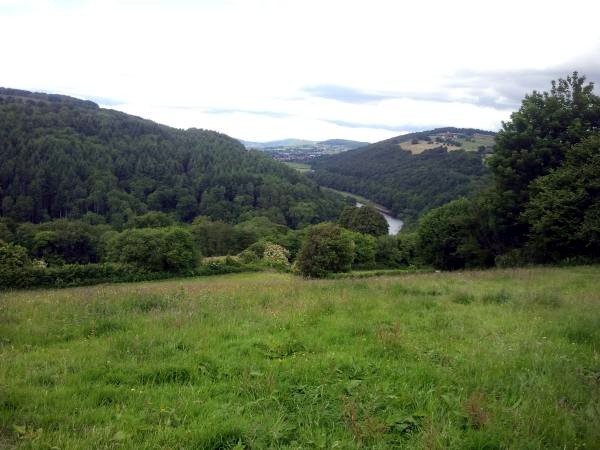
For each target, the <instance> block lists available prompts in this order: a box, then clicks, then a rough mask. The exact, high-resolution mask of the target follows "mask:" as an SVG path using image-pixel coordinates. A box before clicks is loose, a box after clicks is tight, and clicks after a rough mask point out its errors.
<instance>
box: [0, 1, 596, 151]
mask: <svg viewBox="0 0 600 450" xmlns="http://www.w3.org/2000/svg"><path fill="white" fill-rule="evenodd" d="M599 15H600V1H597V0H596V1H581V0H571V1H569V2H564V1H549V0H545V1H539V2H538V1H527V0H518V1H513V0H503V1H460V0H452V1H427V0H419V1H399V0H396V1H377V0H366V1H351V0H340V1H337V0H317V1H312V0H295V1H291V0H273V1H259V0H247V1H243V0H205V1H200V0H199V1H192V0H187V1H176V0H171V1H168V0H165V1H159V0H155V1H137V0H128V1H111V0H101V1H76V0H62V1H33V0H0V61H1V62H0V86H4V87H12V88H20V89H27V90H34V91H42V92H52V93H61V94H68V95H72V96H75V97H79V98H85V99H90V100H93V101H95V102H96V103H99V104H100V105H101V106H104V107H109V108H113V109H118V110H121V111H125V112H127V113H131V114H135V115H138V116H142V117H144V118H148V119H152V120H155V121H157V122H161V123H165V124H168V125H172V126H176V127H180V128H189V127H197V128H208V129H214V130H218V131H221V132H224V133H227V134H229V135H230V136H233V137H236V138H240V139H246V140H253V141H266V140H273V139H282V138H291V137H294V138H304V139H314V140H321V139H327V138H346V139H356V140H363V141H371V142H374V141H378V140H381V139H385V138H388V137H392V136H396V135H398V134H401V133H402V132H407V131H414V130H423V129H429V128H433V127H436V126H458V127H476V128H483V129H490V130H495V129H498V128H499V126H500V124H501V121H502V120H506V119H508V118H509V116H510V112H511V111H513V110H515V109H516V108H518V106H519V103H520V101H521V99H522V97H523V96H524V95H525V94H526V93H528V92H531V91H532V90H533V89H538V90H547V89H549V87H550V80H552V79H554V78H558V77H564V76H566V75H567V74H569V73H570V72H572V71H573V70H578V71H579V72H580V73H583V74H586V75H587V77H588V79H589V80H590V81H596V82H598V81H600V26H598V17H599ZM597 91H598V89H597Z"/></svg>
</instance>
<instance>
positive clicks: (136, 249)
mask: <svg viewBox="0 0 600 450" xmlns="http://www.w3.org/2000/svg"><path fill="white" fill-rule="evenodd" d="M107 247H108V248H107V259H108V260H109V261H112V262H120V263H127V264H133V265H136V266H138V267H140V268H143V269H145V270H149V271H153V272H185V271H188V270H192V269H193V268H194V267H195V266H196V261H197V258H198V255H197V252H196V249H195V245H194V239H193V237H192V234H191V233H190V232H189V231H188V230H186V229H184V228H178V227H169V228H137V229H131V230H126V231H123V232H122V233H119V234H117V235H115V236H113V237H112V238H111V239H110V240H109V241H108V243H107Z"/></svg>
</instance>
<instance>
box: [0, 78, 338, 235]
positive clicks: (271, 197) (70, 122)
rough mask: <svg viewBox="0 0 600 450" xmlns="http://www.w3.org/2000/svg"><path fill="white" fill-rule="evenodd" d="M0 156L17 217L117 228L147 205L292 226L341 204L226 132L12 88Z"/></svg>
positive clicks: (2, 208)
mask: <svg viewBox="0 0 600 450" xmlns="http://www.w3.org/2000/svg"><path fill="white" fill-rule="evenodd" d="M0 161H1V163H0V216H3V217H8V218H12V219H14V220H16V221H19V222H23V221H31V222H40V221H45V220H49V219H53V218H61V217H68V218H80V217H84V216H88V217H89V216H90V215H93V217H95V218H94V220H96V221H97V220H103V221H104V220H106V221H107V222H109V223H111V224H112V225H114V226H117V227H119V226H121V225H122V224H123V223H125V222H127V221H128V220H129V219H130V218H131V217H132V216H135V215H137V214H142V213H144V212H146V211H149V210H156V211H163V212H168V213H172V214H174V215H176V216H177V217H178V218H179V219H180V220H184V221H187V220H191V219H192V218H194V217H195V216H197V215H206V216H210V217H212V218H213V219H220V220H225V221H228V222H236V221H238V220H240V219H243V218H248V217H251V216H255V215H263V216H267V217H269V218H270V219H271V220H273V221H274V222H278V223H282V224H285V225H288V226H291V227H295V226H297V225H298V224H300V223H314V222H319V221H323V220H328V219H334V218H336V217H337V214H338V213H339V211H340V209H341V207H342V203H343V199H342V198H341V197H337V196H334V195H329V194H326V193H323V192H321V190H320V189H319V187H318V186H317V185H316V184H315V183H314V182H313V181H311V180H309V179H307V178H306V177H305V176H303V175H301V174H299V173H298V172H297V171H295V170H293V169H290V168H288V167H286V166H285V165H283V164H280V163H278V162H276V161H273V160H272V159H271V158H269V157H267V156H266V155H264V154H263V153H262V152H256V151H246V149H245V148H244V147H243V146H242V145H241V144H240V143H239V142H238V141H237V140H235V139H232V138H230V137H228V136H226V135H223V134H220V133H217V132H214V131H207V130H200V129H189V130H179V129H175V128H171V127H168V126H165V125H160V124H157V123H155V122H151V121H149V120H144V119H141V118H139V117H135V116H131V115H128V114H124V113H122V112H118V111H113V110H109V109H103V108H99V107H98V105H96V104H95V103H93V102H90V101H84V100H78V99H75V98H71V97H66V96H61V95H53V94H41V93H31V92H27V91H21V90H16V89H6V88H0Z"/></svg>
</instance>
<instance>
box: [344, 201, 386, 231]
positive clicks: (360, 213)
mask: <svg viewBox="0 0 600 450" xmlns="http://www.w3.org/2000/svg"><path fill="white" fill-rule="evenodd" d="M339 222H340V225H341V226H343V227H344V228H347V229H349V230H352V231H358V232H359V233H365V234H370V235H372V236H385V235H386V234H388V230H389V226H388V223H387V221H386V220H385V217H383V215H382V214H381V213H380V212H379V211H377V209H375V208H374V207H373V206H371V205H366V206H362V207H360V208H359V207H356V206H347V207H346V208H344V210H343V211H342V214H341V215H340V219H339Z"/></svg>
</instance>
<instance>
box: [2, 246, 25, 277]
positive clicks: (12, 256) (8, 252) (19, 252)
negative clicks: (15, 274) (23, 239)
mask: <svg viewBox="0 0 600 450" xmlns="http://www.w3.org/2000/svg"><path fill="white" fill-rule="evenodd" d="M29 265H31V260H30V259H29V255H27V249H26V248H24V247H21V246H20V245H14V244H10V243H6V242H4V241H0V271H1V272H2V273H5V272H7V271H17V270H20V269H22V268H24V267H27V266H29Z"/></svg>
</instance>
